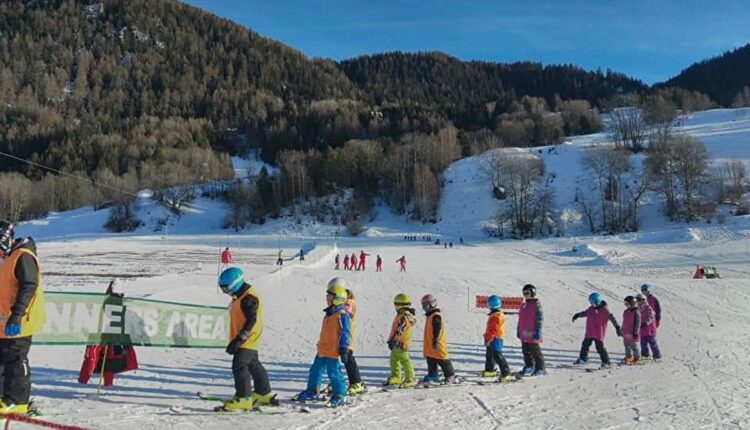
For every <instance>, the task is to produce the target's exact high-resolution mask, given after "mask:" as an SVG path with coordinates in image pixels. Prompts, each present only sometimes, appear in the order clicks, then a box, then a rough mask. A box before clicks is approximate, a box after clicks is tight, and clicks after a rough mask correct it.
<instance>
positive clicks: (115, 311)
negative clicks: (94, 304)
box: [102, 305, 124, 334]
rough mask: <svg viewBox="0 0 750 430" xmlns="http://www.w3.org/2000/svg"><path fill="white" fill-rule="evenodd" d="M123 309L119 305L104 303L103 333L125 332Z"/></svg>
mask: <svg viewBox="0 0 750 430" xmlns="http://www.w3.org/2000/svg"><path fill="white" fill-rule="evenodd" d="M122 314H123V309H122V306H118V305H104V327H103V329H102V333H108V334H120V333H122V332H123V328H124V327H123V324H122V323H123V321H122V317H123V315H122Z"/></svg>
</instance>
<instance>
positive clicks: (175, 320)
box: [164, 312, 184, 337]
mask: <svg viewBox="0 0 750 430" xmlns="http://www.w3.org/2000/svg"><path fill="white" fill-rule="evenodd" d="M180 322H181V320H180V313H179V312H172V316H171V317H169V324H167V332H166V333H164V335H165V336H167V337H173V336H174V331H175V328H177V329H178V330H180V333H177V336H179V337H184V333H183V332H184V329H183V327H182V325H180V326H178V325H177V324H180Z"/></svg>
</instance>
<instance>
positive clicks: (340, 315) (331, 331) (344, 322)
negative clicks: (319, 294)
mask: <svg viewBox="0 0 750 430" xmlns="http://www.w3.org/2000/svg"><path fill="white" fill-rule="evenodd" d="M340 281H341V278H334V279H332V280H331V281H330V282H328V288H327V294H326V303H327V305H328V306H327V307H326V308H325V309H324V312H325V316H324V317H323V324H322V326H321V328H320V339H319V340H318V352H317V354H316V356H315V360H314V361H313V364H312V366H311V367H310V373H309V375H308V379H307V388H306V389H305V390H304V391H302V392H301V393H299V394H297V395H296V396H295V397H294V400H296V401H303V402H304V401H308V400H318V399H320V397H319V395H318V387H319V386H320V383H321V382H322V379H323V372H324V371H325V372H326V373H327V374H328V379H329V380H330V381H331V385H332V386H333V395H332V396H331V399H330V400H329V401H328V403H326V406H328V407H332V408H336V407H339V406H343V405H344V404H345V403H346V384H345V383H344V376H343V375H342V374H341V367H340V365H339V357H340V358H341V361H342V362H343V363H344V364H346V361H347V358H348V356H349V345H350V342H349V338H350V334H351V331H350V330H351V328H350V318H349V314H347V313H346V311H345V310H344V303H345V302H346V288H345V287H344V286H343V285H341V282H340Z"/></svg>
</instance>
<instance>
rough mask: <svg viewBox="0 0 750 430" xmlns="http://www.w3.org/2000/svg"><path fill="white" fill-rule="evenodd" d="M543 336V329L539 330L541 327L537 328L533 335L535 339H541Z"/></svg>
mask: <svg viewBox="0 0 750 430" xmlns="http://www.w3.org/2000/svg"><path fill="white" fill-rule="evenodd" d="M541 338H542V331H541V330H539V329H536V330H534V336H533V339H534V340H539V339H541Z"/></svg>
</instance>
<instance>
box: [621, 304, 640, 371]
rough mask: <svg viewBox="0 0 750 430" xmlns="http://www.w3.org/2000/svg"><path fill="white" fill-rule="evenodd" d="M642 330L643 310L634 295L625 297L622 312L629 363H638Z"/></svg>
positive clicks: (623, 337)
mask: <svg viewBox="0 0 750 430" xmlns="http://www.w3.org/2000/svg"><path fill="white" fill-rule="evenodd" d="M640 331H641V312H640V310H639V309H638V302H637V301H636V300H635V297H633V296H627V297H625V310H624V311H623V312H622V342H623V344H624V345H625V361H624V363H625V364H627V365H633V364H638V361H639V360H640V359H641V353H640V351H638V340H639V339H640Z"/></svg>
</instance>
